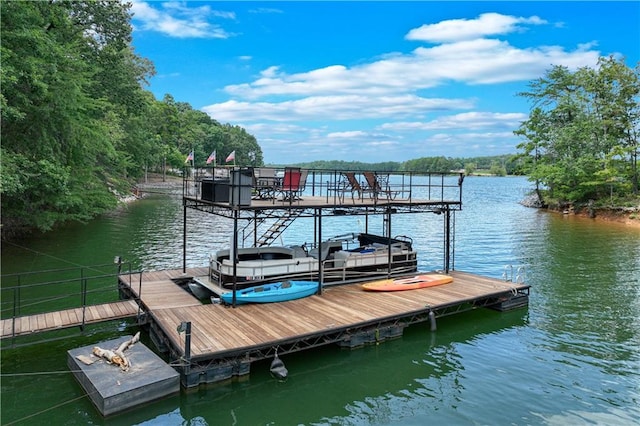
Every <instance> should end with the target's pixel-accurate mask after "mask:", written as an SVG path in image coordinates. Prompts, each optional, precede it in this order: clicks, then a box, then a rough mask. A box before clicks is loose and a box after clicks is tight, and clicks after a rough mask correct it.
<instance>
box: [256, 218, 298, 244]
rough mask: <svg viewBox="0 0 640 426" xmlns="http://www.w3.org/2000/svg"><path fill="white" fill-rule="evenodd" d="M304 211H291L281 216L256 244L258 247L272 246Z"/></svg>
mask: <svg viewBox="0 0 640 426" xmlns="http://www.w3.org/2000/svg"><path fill="white" fill-rule="evenodd" d="M302 212H303V210H290V211H288V212H287V213H286V214H284V215H282V216H280V217H279V218H278V219H277V220H276V221H275V222H274V223H273V224H272V225H271V226H270V227H269V229H267V230H266V231H265V232H264V233H263V234H262V235H261V236H260V238H258V240H257V242H256V247H264V246H268V245H270V244H271V243H272V242H273V241H275V240H276V239H277V238H278V237H279V236H280V235H282V233H283V232H284V230H285V229H287V228H288V227H289V225H291V224H292V223H293V221H294V220H296V219H297V218H298V217H300V215H301V214H302Z"/></svg>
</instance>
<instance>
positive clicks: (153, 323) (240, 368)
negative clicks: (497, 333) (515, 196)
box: [120, 270, 529, 388]
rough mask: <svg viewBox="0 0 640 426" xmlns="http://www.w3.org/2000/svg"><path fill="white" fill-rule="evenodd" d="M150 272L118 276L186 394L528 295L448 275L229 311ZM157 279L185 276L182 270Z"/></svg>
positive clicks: (525, 289) (330, 289) (338, 289)
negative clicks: (185, 329)
mask: <svg viewBox="0 0 640 426" xmlns="http://www.w3.org/2000/svg"><path fill="white" fill-rule="evenodd" d="M154 274H157V273H146V272H143V273H141V275H140V276H137V275H136V274H129V275H122V276H121V277H120V281H121V286H122V289H123V290H125V291H126V292H128V293H129V295H130V296H131V297H135V298H138V297H139V299H140V301H141V304H142V305H143V306H144V307H145V309H146V311H147V314H148V321H149V323H150V333H151V338H152V340H153V341H154V343H156V345H157V346H158V347H159V348H161V349H162V350H165V351H167V352H168V354H169V358H170V359H171V360H185V358H187V361H188V363H187V365H186V366H184V367H178V369H179V370H180V375H181V382H182V385H183V386H184V387H187V388H188V387H193V386H197V385H199V384H203V383H212V382H218V381H222V380H227V379H230V378H232V377H234V376H242V375H245V374H249V372H250V365H251V363H252V362H255V361H258V360H262V359H270V358H273V357H274V355H275V353H276V351H277V353H278V355H279V356H282V355H286V354H287V353H292V352H297V351H301V350H306V349H311V348H315V347H319V346H323V345H328V344H337V345H339V346H341V347H346V348H357V347H361V346H363V345H366V344H374V343H379V342H382V341H384V340H387V339H392V338H398V337H400V336H402V333H403V330H404V328H406V327H408V326H410V325H412V324H416V323H421V322H427V321H429V322H431V323H432V325H434V324H435V321H436V319H437V318H440V317H444V316H447V315H451V314H454V313H458V312H463V311H467V310H471V309H477V308H479V307H492V306H498V307H499V306H500V305H501V304H502V303H504V302H508V303H513V302H514V301H520V302H522V301H523V299H524V300H525V303H524V304H525V305H526V299H528V294H529V286H528V285H525V284H518V283H512V282H506V281H501V280H497V279H493V278H488V277H482V276H478V275H474V274H470V273H465V272H459V271H450V272H449V274H450V275H451V276H452V277H453V278H454V280H453V282H452V283H450V284H446V285H440V286H436V287H430V288H424V289H418V290H410V291H397V292H367V291H364V290H362V288H361V285H360V284H343V285H330V286H325V288H324V290H323V292H322V294H321V295H314V296H311V297H306V298H304V299H298V300H292V301H289V302H281V303H272V304H254V305H252V304H249V305H242V306H237V307H235V308H233V307H230V306H228V305H221V304H202V303H200V302H199V301H198V300H197V299H196V298H195V297H193V296H190V294H189V293H188V292H187V291H186V290H184V289H183V288H182V287H180V286H178V285H177V284H175V283H172V285H173V287H166V284H167V283H166V282H164V283H163V282H162V281H159V280H158V279H157V278H158V277H157V275H154ZM163 274H164V275H166V276H176V277H177V276H180V277H184V274H183V273H182V271H181V270H175V271H165V272H163ZM192 278H198V277H197V276H196V275H193V277H192ZM207 278H208V277H207V276H206V275H205V276H204V277H200V279H202V280H204V279H207ZM160 288H162V291H159V290H160ZM140 289H141V292H140V294H139V293H138V292H139V291H140ZM159 294H162V295H163V296H162V297H158V295H159ZM168 300H172V301H177V300H184V301H185V302H184V303H185V304H184V305H181V304H180V303H170V304H168V303H167V301H168ZM169 305H170V306H169ZM183 323H190V326H191V333H190V336H188V337H189V339H187V336H186V335H185V334H184V333H180V331H179V330H178V328H179V326H180V325H181V324H183ZM187 340H189V341H190V344H189V346H188V347H187V346H186V344H185V342H186V341H187Z"/></svg>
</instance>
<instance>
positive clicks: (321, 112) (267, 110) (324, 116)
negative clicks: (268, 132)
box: [202, 95, 474, 122]
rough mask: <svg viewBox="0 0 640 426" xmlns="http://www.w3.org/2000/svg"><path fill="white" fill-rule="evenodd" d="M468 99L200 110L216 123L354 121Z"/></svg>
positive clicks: (325, 101) (334, 99)
mask: <svg viewBox="0 0 640 426" xmlns="http://www.w3.org/2000/svg"><path fill="white" fill-rule="evenodd" d="M473 104H474V103H473V101H471V100H467V99H444V98H433V99H429V98H422V97H419V96H416V95H398V96H383V97H376V98H371V97H368V96H364V95H346V96H310V97H307V98H303V99H298V100H290V101H282V102H241V101H236V100H229V101H226V102H222V103H218V104H214V105H209V106H206V107H204V108H202V110H203V111H204V112H206V113H208V114H209V115H210V116H211V117H214V118H215V119H216V120H219V121H229V122H237V121H244V122H246V121H258V120H273V121H289V122H290V121H298V120H314V121H323V120H353V119H364V118H388V117H409V116H417V115H423V114H426V113H427V112H430V111H446V110H453V109H467V108H471V107H473Z"/></svg>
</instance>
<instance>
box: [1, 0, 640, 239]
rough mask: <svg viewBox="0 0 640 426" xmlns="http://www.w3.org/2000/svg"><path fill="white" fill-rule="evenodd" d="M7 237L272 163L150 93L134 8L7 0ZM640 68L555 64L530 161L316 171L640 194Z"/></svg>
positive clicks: (620, 199)
mask: <svg viewBox="0 0 640 426" xmlns="http://www.w3.org/2000/svg"><path fill="white" fill-rule="evenodd" d="M0 12H1V21H2V25H1V27H0V30H1V34H0V36H1V39H2V44H1V45H0V49H1V52H0V53H1V57H2V67H1V74H0V77H1V80H0V87H1V88H2V92H1V94H0V107H1V112H2V122H1V131H2V133H1V137H2V145H1V147H0V160H1V166H2V167H1V169H0V185H1V186H0V192H1V196H2V218H1V219H2V236H3V237H7V236H9V235H17V234H19V233H22V232H27V231H30V230H39V231H47V230H50V229H51V228H53V227H54V226H56V225H57V224H60V223H64V222H67V221H86V220H89V219H91V218H93V217H95V216H96V215H99V214H101V213H103V212H105V211H108V210H111V209H113V208H114V207H115V206H116V205H117V203H118V199H119V198H120V197H122V196H123V195H125V194H127V193H129V192H130V191H131V188H132V186H133V185H134V184H135V182H137V181H138V180H140V179H141V178H142V177H143V176H145V174H146V173H147V172H153V171H155V172H159V171H165V170H168V169H177V168H181V167H183V166H184V163H185V156H186V154H187V153H190V152H193V155H194V157H195V159H196V162H195V164H196V165H205V162H206V159H207V157H209V156H210V155H211V154H212V153H213V152H217V153H218V155H219V161H220V159H224V156H226V155H227V154H229V153H231V152H234V153H235V159H236V162H237V164H241V165H243V166H254V167H259V166H262V165H264V161H263V153H262V149H261V147H260V145H259V143H258V141H257V140H256V138H255V137H254V136H253V135H251V134H249V133H247V132H246V130H245V129H243V128H241V127H239V126H235V125H232V124H229V123H219V122H218V121H216V120H215V119H214V118H211V117H210V116H208V115H207V114H206V113H204V112H202V111H198V110H195V109H193V108H192V107H191V105H189V104H188V103H185V102H180V101H177V100H175V99H174V98H173V97H172V96H171V95H170V94H167V95H165V96H164V98H163V99H162V100H158V99H156V98H155V97H154V95H153V94H152V93H151V92H150V91H149V90H146V89H145V87H146V86H147V85H148V80H149V78H151V77H152V76H153V75H154V73H155V70H154V65H153V64H152V63H151V62H150V61H149V60H147V59H145V58H142V57H140V56H138V55H137V54H136V52H135V50H134V49H133V47H132V43H131V42H132V26H131V15H130V5H129V4H127V3H123V2H116V1H56V2H26V1H6V0H2V1H1V8H0ZM639 74H640V73H639V71H638V67H636V68H635V69H630V68H628V67H627V66H626V65H625V64H624V62H623V61H621V60H617V59H613V58H602V59H601V61H600V63H599V66H598V68H597V69H589V68H584V69H580V70H578V71H576V72H570V71H569V70H567V69H566V68H563V67H553V68H552V69H551V70H550V71H549V72H548V73H547V75H545V76H544V77H542V78H540V79H538V80H536V81H533V82H532V83H531V86H530V87H531V90H530V91H528V92H527V93H523V94H521V95H522V96H525V97H527V98H529V99H530V100H531V101H532V109H531V114H530V117H529V119H528V120H526V121H525V122H523V123H522V125H521V127H520V128H519V129H516V130H515V133H516V134H517V135H519V136H521V137H522V138H523V140H524V142H523V143H522V144H521V145H520V146H519V149H520V150H521V152H520V153H518V154H514V155H503V156H497V157H480V158H466V159H461V158H448V157H442V156H439V157H428V158H418V159H411V160H408V161H405V162H383V163H376V164H365V163H359V162H344V161H316V162H311V163H304V164H300V165H301V166H303V167H309V168H324V169H353V170H364V169H370V170H385V171H396V170H397V171H416V172H442V171H452V170H456V171H460V170H464V171H465V172H466V173H467V174H474V173H478V172H482V173H489V174H493V175H507V174H520V175H523V174H525V175H528V176H530V177H531V179H532V180H533V181H534V182H535V183H536V188H537V192H538V195H539V197H540V200H541V203H542V204H543V205H554V204H556V205H560V206H562V205H565V204H567V203H568V204H572V203H578V204H579V203H586V202H590V201H589V200H596V202H598V201H599V200H606V202H610V203H612V204H613V203H615V204H617V205H619V204H628V203H631V204H633V203H636V204H637V200H638V180H639V178H638V154H639V149H640V148H639V144H638V129H639V122H640V111H639V106H638V97H639V94H640V84H639V80H640V79H639Z"/></svg>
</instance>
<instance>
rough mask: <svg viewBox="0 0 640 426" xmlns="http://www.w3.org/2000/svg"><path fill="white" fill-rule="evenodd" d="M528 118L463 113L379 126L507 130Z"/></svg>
mask: <svg viewBox="0 0 640 426" xmlns="http://www.w3.org/2000/svg"><path fill="white" fill-rule="evenodd" d="M527 118H528V115H527V114H523V113H519V112H518V113H495V112H464V113H460V114H455V115H447V116H442V117H438V118H436V119H434V120H432V121H428V122H421V121H413V122H392V123H385V124H382V125H381V126H380V128H381V129H384V130H394V131H416V130H442V129H460V128H465V129H483V128H494V129H495V128H507V129H516V128H517V127H518V126H519V125H520V123H521V122H522V121H524V120H526V119H527Z"/></svg>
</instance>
